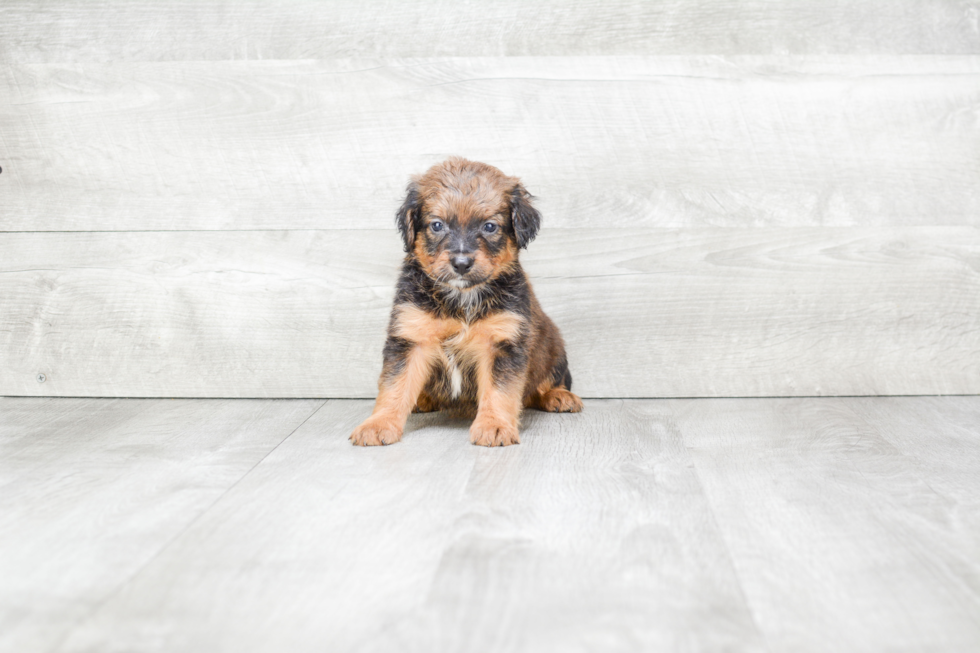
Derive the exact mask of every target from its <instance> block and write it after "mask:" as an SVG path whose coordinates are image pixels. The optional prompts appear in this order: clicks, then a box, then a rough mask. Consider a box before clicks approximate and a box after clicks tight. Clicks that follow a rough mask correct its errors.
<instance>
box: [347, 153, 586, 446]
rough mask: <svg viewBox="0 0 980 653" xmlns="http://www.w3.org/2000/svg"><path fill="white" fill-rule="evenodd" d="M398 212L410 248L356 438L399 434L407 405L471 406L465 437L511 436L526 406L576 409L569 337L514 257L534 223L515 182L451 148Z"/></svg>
mask: <svg viewBox="0 0 980 653" xmlns="http://www.w3.org/2000/svg"><path fill="white" fill-rule="evenodd" d="M396 220H397V223H398V230H399V231H400V232H401V235H402V239H403V240H404V243H405V251H406V252H408V255H407V256H406V257H405V262H404V263H403V264H402V270H401V276H400V277H399V279H398V285H397V287H396V291H395V305H394V307H393V308H392V311H391V321H390V322H389V324H388V340H387V342H386V343H385V347H384V352H383V356H384V367H383V370H382V372H381V380H380V381H379V382H378V399H377V403H376V404H375V406H374V412H373V413H372V415H371V417H369V418H368V419H367V420H366V421H365V422H364V423H363V424H361V425H360V426H358V427H357V428H356V429H354V432H353V433H352V434H351V436H350V440H351V442H353V443H354V444H359V445H375V444H392V443H394V442H398V441H399V440H400V439H401V437H402V429H403V428H404V426H405V420H406V419H407V418H408V414H409V413H410V412H412V410H413V409H415V410H416V411H421V412H427V411H433V410H441V409H447V410H452V411H454V412H468V413H472V411H473V410H474V409H475V411H476V418H475V419H474V421H473V426H472V427H471V428H470V442H472V443H473V444H480V445H484V446H488V447H490V446H496V445H508V444H517V443H518V442H520V438H519V436H518V434H517V426H518V417H519V416H520V413H521V409H522V408H524V407H530V408H537V409H538V410H546V411H552V412H573V413H575V412H578V411H580V410H582V401H581V400H580V399H579V398H578V397H577V396H575V395H574V394H572V393H571V392H570V390H571V387H572V375H571V374H570V373H569V371H568V363H567V361H566V359H565V343H564V342H563V341H562V338H561V334H560V333H559V332H558V327H556V326H555V324H554V323H553V322H552V321H551V320H550V319H548V316H547V315H545V314H544V312H543V311H542V310H541V306H540V305H539V304H538V300H537V299H535V297H534V292H533V291H532V290H531V284H530V282H528V279H527V275H525V274H524V270H523V269H522V268H521V264H520V262H519V261H518V257H517V254H518V251H519V250H520V249H523V248H525V247H527V245H528V243H529V242H531V240H532V239H533V238H534V236H535V235H536V234H537V232H538V227H539V226H540V224H541V216H540V214H539V213H538V212H537V211H536V210H535V209H534V208H533V207H532V206H531V195H530V194H529V193H528V192H527V191H526V190H524V187H523V186H522V185H521V183H520V181H519V180H518V179H516V178H515V177H508V176H506V175H504V174H503V173H502V172H500V171H499V170H497V169H496V168H494V167H493V166H489V165H486V164H484V163H476V162H473V161H467V160H466V159H461V158H451V159H449V160H448V161H445V162H444V163H440V164H438V165H435V166H433V167H432V168H430V169H429V171H428V172H426V173H425V174H424V175H422V176H421V177H417V178H415V179H414V181H412V183H410V184H409V185H408V196H407V197H406V198H405V203H404V204H403V205H402V207H401V209H400V210H399V211H398V214H397V216H396Z"/></svg>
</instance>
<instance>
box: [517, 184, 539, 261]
mask: <svg viewBox="0 0 980 653" xmlns="http://www.w3.org/2000/svg"><path fill="white" fill-rule="evenodd" d="M533 199H534V196H533V195H531V193H529V192H527V191H526V190H524V187H523V186H517V187H516V188H514V190H512V191H511V193H510V215H511V221H512V222H513V224H514V240H516V241H517V247H518V248H519V249H524V248H525V247H527V246H528V244H530V242H531V241H532V240H534V237H535V236H537V235H538V230H539V229H540V228H541V214H540V213H538V210H537V209H535V208H534V207H533V206H531V200H533Z"/></svg>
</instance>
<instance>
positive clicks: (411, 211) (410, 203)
mask: <svg viewBox="0 0 980 653" xmlns="http://www.w3.org/2000/svg"><path fill="white" fill-rule="evenodd" d="M406 190H407V191H408V194H407V195H405V201H404V202H402V206H401V208H400V209H398V213H396V214H395V224H397V225H398V231H399V233H401V235H402V243H403V244H404V245H405V251H406V252H411V251H412V245H413V244H414V243H415V231H416V227H417V225H418V222H419V217H420V216H419V214H418V213H419V208H420V207H419V204H420V201H419V185H418V184H417V183H416V182H414V181H413V182H412V183H410V184H409V185H408V188H407V189H406Z"/></svg>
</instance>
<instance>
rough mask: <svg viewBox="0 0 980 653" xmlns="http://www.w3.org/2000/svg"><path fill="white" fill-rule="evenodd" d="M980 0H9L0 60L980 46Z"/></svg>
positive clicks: (899, 50)
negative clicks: (576, 0) (262, 0)
mask: <svg viewBox="0 0 980 653" xmlns="http://www.w3.org/2000/svg"><path fill="white" fill-rule="evenodd" d="M978 15H980V3H978V2H977V1H976V0H859V1H855V2H840V1H839V0H794V1H793V2H786V1H785V0H661V1H658V2H644V1H643V0H586V1H584V2H583V1H579V2H574V3H572V2H564V1H562V0H545V1H541V2H524V1H522V0H495V1H494V2H479V1H477V0H468V1H465V2H459V1H456V0H425V1H416V2H390V1H388V0H331V1H330V2H322V1H317V0H288V1H286V2H257V1H254V0H250V1H249V2H236V1H231V0H202V1H193V2H188V1H182V2H170V1H166V0H153V1H145V0H141V1H140V2H131V1H127V0H107V1H101V2H91V1H90V0H59V1H58V2H51V1H45V0H5V2H4V3H3V9H2V18H3V19H2V20H0V63H2V62H32V63H48V62H83V61H99V62H108V61H162V60H225V59H318V58H335V57H349V56H379V57H392V56H393V57H404V56H421V57H430V56H459V55H467V56H474V55H484V56H501V55H508V56H513V55H552V56H554V55H583V54H585V55H612V54H770V53H776V54H826V53H860V54H869V53H870V54H875V53H893V54H942V53H947V54H951V53H956V54H977V53H980V30H978V27H977V20H978Z"/></svg>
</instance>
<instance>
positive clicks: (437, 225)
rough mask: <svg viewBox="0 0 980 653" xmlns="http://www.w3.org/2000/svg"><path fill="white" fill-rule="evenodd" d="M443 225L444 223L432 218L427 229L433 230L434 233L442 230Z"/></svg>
mask: <svg viewBox="0 0 980 653" xmlns="http://www.w3.org/2000/svg"><path fill="white" fill-rule="evenodd" d="M443 226H444V225H443V224H442V223H441V222H439V221H438V220H433V221H432V222H430V223H429V229H431V230H432V231H434V232H436V233H439V232H440V231H442V228H443Z"/></svg>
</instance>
